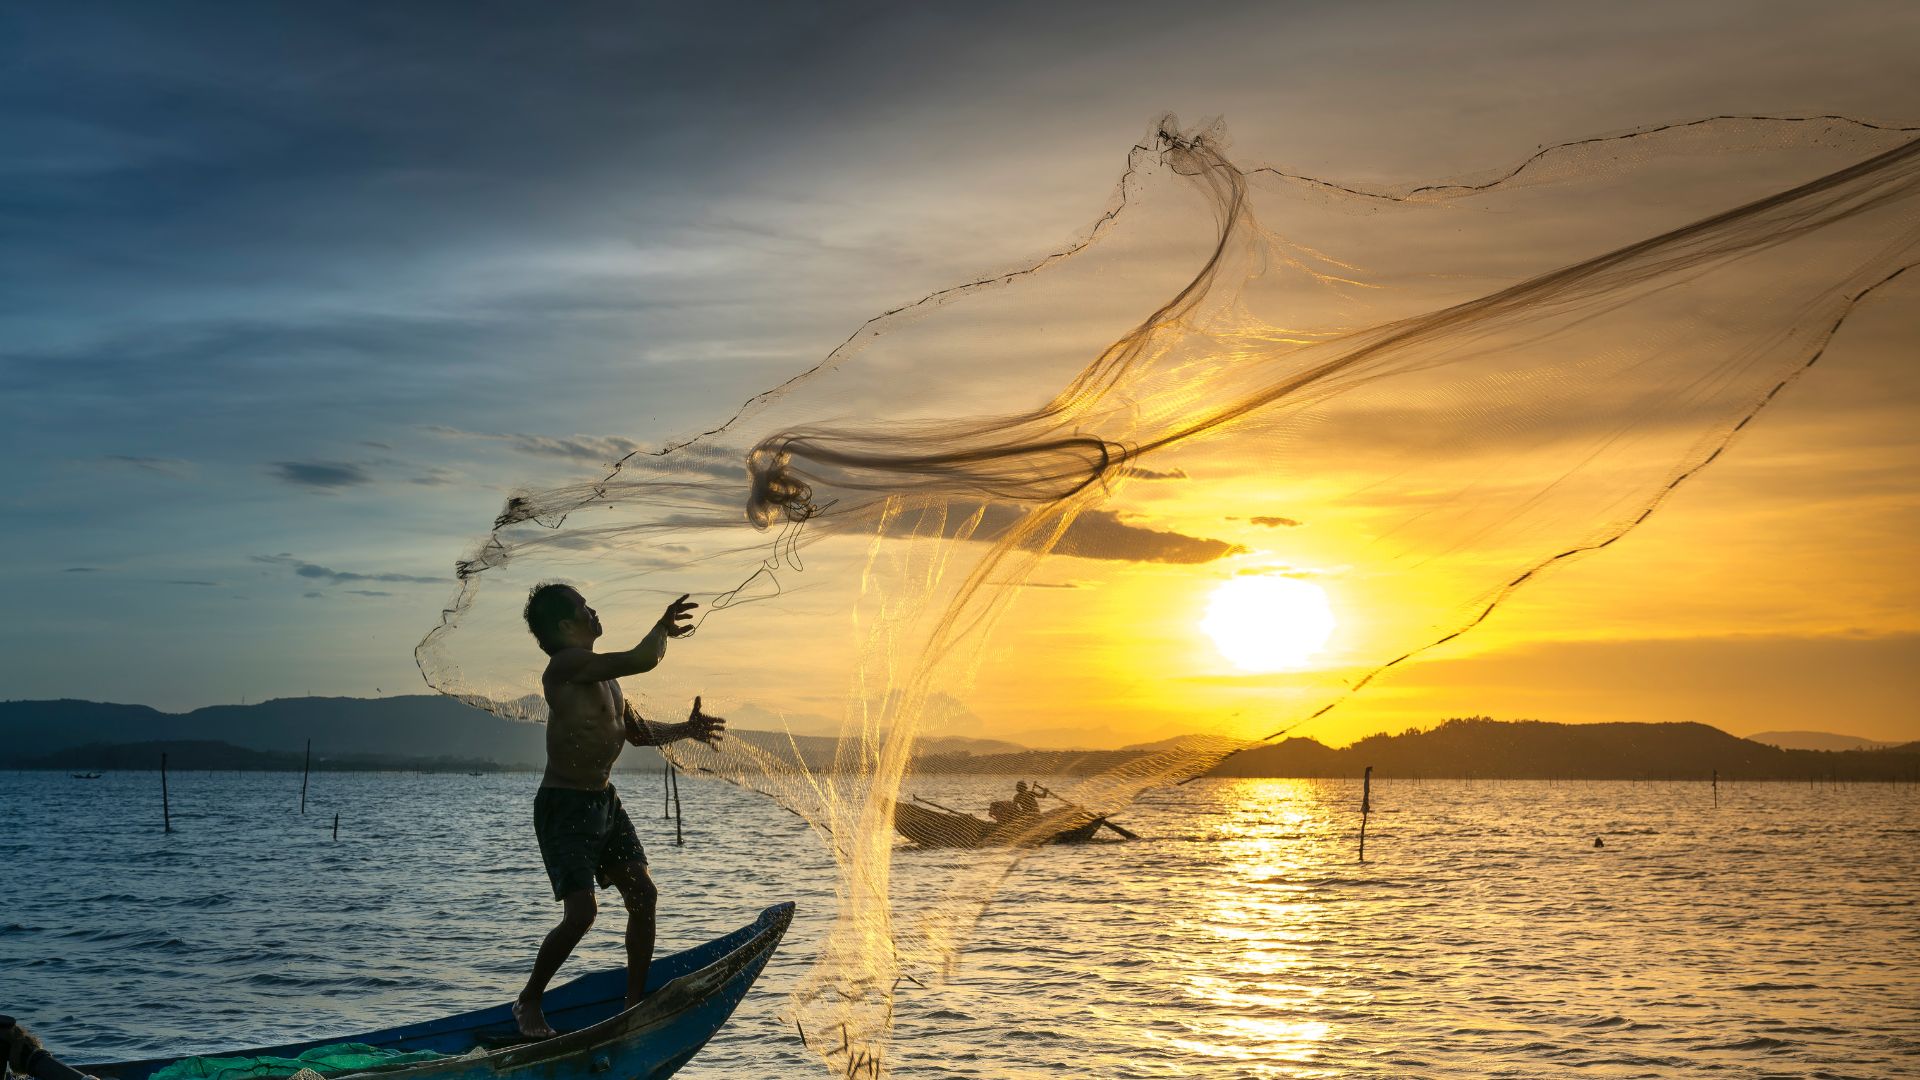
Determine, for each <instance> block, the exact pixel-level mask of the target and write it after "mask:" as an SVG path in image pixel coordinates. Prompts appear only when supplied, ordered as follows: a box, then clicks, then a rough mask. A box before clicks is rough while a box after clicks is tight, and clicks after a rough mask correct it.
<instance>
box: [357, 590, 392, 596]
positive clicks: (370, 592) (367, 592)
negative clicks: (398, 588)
mask: <svg viewBox="0 0 1920 1080" xmlns="http://www.w3.org/2000/svg"><path fill="white" fill-rule="evenodd" d="M347 594H348V595H350V596H392V595H393V594H392V593H390V592H384V591H382V590H380V589H348V590H347Z"/></svg>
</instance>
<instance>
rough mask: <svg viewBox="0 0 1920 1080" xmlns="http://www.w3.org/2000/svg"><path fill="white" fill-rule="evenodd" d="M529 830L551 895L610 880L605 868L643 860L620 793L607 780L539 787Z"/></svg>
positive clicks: (644, 856)
mask: <svg viewBox="0 0 1920 1080" xmlns="http://www.w3.org/2000/svg"><path fill="white" fill-rule="evenodd" d="M533 834H534V835H535V836H537V837H539V838H540V859H541V861H542V862H545V863H546V864H547V877H548V879H549V880H551V881H552V882H553V898H554V899H555V900H559V899H562V898H563V897H565V896H566V895H567V894H568V893H571V892H579V891H580V890H581V889H592V888H593V885H594V882H595V881H596V880H598V881H599V883H600V887H601V888H603V889H604V888H606V887H607V885H609V884H610V883H611V880H612V879H611V878H609V877H608V871H610V870H616V869H618V868H620V867H621V866H623V865H625V864H627V863H630V862H637V863H645V862H646V861H647V853H646V852H645V851H644V850H642V849H641V847H640V838H639V837H638V836H635V835H634V833H633V822H632V820H631V819H629V818H628V817H627V810H626V807H623V806H621V805H620V796H619V795H617V794H615V793H614V790H613V785H611V784H609V785H607V786H606V787H605V788H604V789H602V790H600V791H576V790H574V789H573V788H550V787H543V788H541V789H540V793H539V794H538V795H535V796H534V797H533Z"/></svg>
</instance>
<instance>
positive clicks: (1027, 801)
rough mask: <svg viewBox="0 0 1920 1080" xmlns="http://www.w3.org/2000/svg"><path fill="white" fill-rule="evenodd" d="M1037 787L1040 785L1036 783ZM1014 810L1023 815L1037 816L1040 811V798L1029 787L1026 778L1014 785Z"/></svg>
mask: <svg viewBox="0 0 1920 1080" xmlns="http://www.w3.org/2000/svg"><path fill="white" fill-rule="evenodd" d="M1035 786H1036V787H1037V786H1038V785H1035ZM1013 812H1014V813H1016V814H1018V815H1020V816H1021V817H1037V816H1039V813H1040V800H1039V798H1038V797H1037V796H1035V795H1034V793H1033V791H1032V790H1031V789H1029V788H1028V787H1027V782H1026V781H1025V780H1022V781H1020V782H1019V783H1016V784H1014V785H1013Z"/></svg>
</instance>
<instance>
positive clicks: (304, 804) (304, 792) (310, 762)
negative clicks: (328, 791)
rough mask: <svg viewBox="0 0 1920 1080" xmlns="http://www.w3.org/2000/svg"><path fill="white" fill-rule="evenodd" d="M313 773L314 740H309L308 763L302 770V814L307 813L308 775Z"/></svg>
mask: <svg viewBox="0 0 1920 1080" xmlns="http://www.w3.org/2000/svg"><path fill="white" fill-rule="evenodd" d="M311 772H313V740H312V739H308V740H307V763H306V765H305V766H303V767H302V768H301V770H300V812H301V813H302V814H304V813H306V812H307V775H308V774H309V773H311Z"/></svg>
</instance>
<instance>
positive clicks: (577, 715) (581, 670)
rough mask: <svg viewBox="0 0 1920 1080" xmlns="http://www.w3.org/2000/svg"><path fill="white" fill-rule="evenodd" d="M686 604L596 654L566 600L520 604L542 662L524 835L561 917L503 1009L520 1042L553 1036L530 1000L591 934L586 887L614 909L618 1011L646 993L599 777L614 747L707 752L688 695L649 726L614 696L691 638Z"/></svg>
mask: <svg viewBox="0 0 1920 1080" xmlns="http://www.w3.org/2000/svg"><path fill="white" fill-rule="evenodd" d="M697 606H698V605H696V604H691V603H688V602H687V598H686V597H685V596H682V597H681V598H680V599H678V600H675V601H674V602H673V603H671V604H668V605H667V610H666V613H665V614H663V615H661V616H660V619H659V621H657V622H655V623H654V624H653V629H652V630H650V631H648V633H647V636H646V637H644V638H642V639H640V644H638V645H635V646H634V647H633V648H631V649H629V650H627V651H625V652H612V653H596V652H594V651H593V643H594V642H595V641H596V640H598V639H599V637H600V616H599V615H598V614H596V613H595V612H594V610H593V609H592V608H591V607H588V606H587V601H586V598H585V597H582V596H581V595H580V593H579V592H578V590H575V589H574V588H572V587H571V586H567V585H560V584H546V585H539V586H536V587H535V588H534V589H533V591H532V592H530V593H529V594H528V595H527V607H526V611H525V612H524V614H525V616H526V620H527V629H528V630H531V631H532V632H533V637H534V640H535V641H538V642H539V643H540V648H541V650H542V651H544V652H545V653H546V654H547V657H548V659H547V670H546V672H545V673H544V674H543V675H542V676H541V678H540V682H541V688H542V689H543V690H544V691H545V693H546V699H547V769H546V774H545V775H544V776H542V777H541V778H540V792H539V794H537V795H535V796H534V800H533V832H534V835H535V836H536V837H537V838H538V839H539V841H540V858H541V861H543V862H544V863H546V867H547V877H548V878H549V879H550V880H551V881H552V882H553V897H554V899H556V900H558V901H560V903H561V905H562V908H561V910H562V912H563V914H562V915H561V918H560V925H558V926H556V927H554V928H553V930H551V931H550V932H549V933H548V934H547V937H546V940H545V941H542V942H541V943H540V952H539V954H538V956H536V957H535V959H534V962H533V975H532V976H531V977H529V978H528V979H527V985H526V988H525V989H524V990H521V991H520V997H519V998H518V999H517V1000H516V1001H515V1002H514V1003H513V1018H514V1021H515V1023H516V1024H518V1026H519V1028H520V1033H521V1034H522V1035H526V1036H528V1037H529V1038H536V1039H541V1038H549V1037H551V1036H552V1035H553V1034H554V1030H553V1027H552V1025H550V1024H548V1023H547V1018H546V1014H545V1013H544V1012H543V1011H542V1010H541V1007H540V998H541V995H542V994H544V993H545V992H546V989H547V983H548V982H549V981H551V980H552V979H553V975H554V972H556V971H558V970H559V969H560V965H561V964H562V963H564V962H565V961H566V959H567V956H568V955H569V954H571V953H572V952H573V948H574V946H575V945H578V944H579V943H580V939H581V937H583V936H584V935H585V934H586V932H587V930H588V928H590V927H591V926H593V918H594V914H595V913H596V910H597V905H596V903H595V901H594V883H595V882H596V881H598V882H599V884H600V886H601V887H602V888H604V887H606V886H607V885H609V884H611V885H613V886H614V887H616V888H618V889H619V890H620V898H621V899H622V900H623V901H625V903H626V908H627V996H626V1003H627V1007H628V1008H632V1007H633V1006H634V1005H636V1004H638V1003H639V1001H640V998H641V996H642V995H643V994H645V993H646V987H647V967H648V965H649V964H650V963H651V962H652V960H653V933H654V897H655V890H654V885H653V879H652V878H651V877H649V876H648V875H647V854H646V852H645V851H643V850H642V849H641V847H640V840H639V838H638V837H637V836H635V835H634V832H633V822H632V821H631V820H630V819H628V817H627V811H626V809H625V808H623V807H622V806H621V805H620V797H619V795H618V794H616V793H615V792H614V790H613V785H612V784H610V783H608V777H609V775H610V774H611V773H612V771H613V762H614V759H615V758H617V757H619V756H620V744H621V742H622V740H624V741H626V742H629V743H632V744H633V745H635V746H660V745H664V744H666V743H670V742H677V741H679V740H681V739H693V740H696V741H698V742H702V743H705V744H706V745H708V746H714V745H716V744H717V743H718V742H719V740H720V738H721V737H722V735H724V734H725V731H726V726H727V722H726V721H725V720H722V719H720V718H719V717H717V716H708V715H707V714H706V713H704V712H702V711H701V710H700V699H699V698H697V697H696V698H694V699H693V711H692V713H691V714H690V715H689V716H688V717H687V721H686V723H683V724H653V725H649V724H647V723H646V722H645V721H644V720H642V718H641V716H640V714H639V713H638V712H636V711H635V710H634V707H633V706H632V705H631V704H630V703H629V702H628V701H627V700H626V698H625V696H624V695H622V694H621V692H620V682H619V680H620V679H621V678H623V677H625V676H628V675H638V674H640V673H641V672H644V671H652V670H653V669H654V668H655V667H656V666H658V665H659V663H660V659H661V657H663V656H664V655H666V651H667V639H669V638H676V637H683V636H685V635H687V634H690V633H692V632H693V626H692V623H691V616H690V615H689V613H690V612H691V611H692V610H693V609H694V608H695V607H697Z"/></svg>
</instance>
